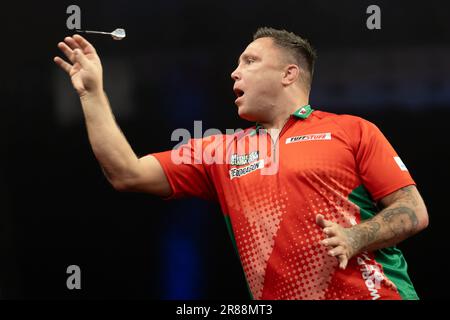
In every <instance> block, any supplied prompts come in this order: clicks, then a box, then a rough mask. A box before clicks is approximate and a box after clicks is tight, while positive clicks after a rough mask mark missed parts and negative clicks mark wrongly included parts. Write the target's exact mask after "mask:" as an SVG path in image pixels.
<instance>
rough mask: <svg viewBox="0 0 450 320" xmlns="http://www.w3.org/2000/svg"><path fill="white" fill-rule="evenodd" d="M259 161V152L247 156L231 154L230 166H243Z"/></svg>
mask: <svg viewBox="0 0 450 320" xmlns="http://www.w3.org/2000/svg"><path fill="white" fill-rule="evenodd" d="M258 159H259V151H253V152H250V153H249V154H242V155H239V154H237V153H235V154H232V155H231V158H230V164H231V165H232V166H243V165H246V164H249V163H252V162H254V161H256V160H258Z"/></svg>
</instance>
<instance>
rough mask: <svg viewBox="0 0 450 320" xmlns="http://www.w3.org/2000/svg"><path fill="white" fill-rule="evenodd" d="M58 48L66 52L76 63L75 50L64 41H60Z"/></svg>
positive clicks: (68, 57)
mask: <svg viewBox="0 0 450 320" xmlns="http://www.w3.org/2000/svg"><path fill="white" fill-rule="evenodd" d="M58 48H59V49H60V50H61V51H62V52H63V53H64V55H65V56H66V57H67V59H69V60H70V62H72V63H74V59H75V55H74V52H73V50H72V49H71V48H70V47H69V46H68V45H67V44H66V43H64V42H60V43H58Z"/></svg>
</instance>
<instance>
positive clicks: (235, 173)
mask: <svg viewBox="0 0 450 320" xmlns="http://www.w3.org/2000/svg"><path fill="white" fill-rule="evenodd" d="M262 168H264V159H262V160H259V161H257V162H254V163H252V164H249V165H248V166H245V167H242V168H231V169H230V171H229V172H230V179H233V178H240V177H242V176H245V175H246V174H249V173H250V172H253V171H256V170H259V169H262Z"/></svg>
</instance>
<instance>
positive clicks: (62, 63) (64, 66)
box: [53, 57, 72, 74]
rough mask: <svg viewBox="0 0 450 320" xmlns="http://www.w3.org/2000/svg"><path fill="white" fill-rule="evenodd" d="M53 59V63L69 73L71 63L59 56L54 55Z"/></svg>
mask: <svg viewBox="0 0 450 320" xmlns="http://www.w3.org/2000/svg"><path fill="white" fill-rule="evenodd" d="M53 61H55V63H56V64H57V65H58V66H59V67H60V68H61V69H63V70H64V71H65V72H67V73H69V74H70V69H71V68H72V65H71V64H70V63H67V62H66V61H64V60H63V59H61V58H60V57H54V58H53Z"/></svg>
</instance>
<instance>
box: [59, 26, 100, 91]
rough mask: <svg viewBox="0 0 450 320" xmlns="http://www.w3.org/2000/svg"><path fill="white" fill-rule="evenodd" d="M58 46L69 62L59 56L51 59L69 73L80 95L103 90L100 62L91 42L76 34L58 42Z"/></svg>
mask: <svg viewBox="0 0 450 320" xmlns="http://www.w3.org/2000/svg"><path fill="white" fill-rule="evenodd" d="M58 48H59V49H60V50H61V51H62V52H63V53H64V55H65V56H66V57H67V59H68V60H69V62H67V61H65V60H63V59H62V58H60V57H55V58H54V59H53V61H54V62H55V63H56V64H57V65H58V66H60V67H61V69H63V70H64V71H66V72H67V74H69V76H70V78H71V80H72V84H73V87H74V88H75V90H76V91H77V92H78V94H79V96H80V97H82V96H84V95H86V94H88V93H100V92H102V91H103V75H102V64H101V61H100V58H99V56H98V55H97V52H96V51H95V48H94V47H93V46H92V44H90V43H89V42H88V41H87V40H86V39H85V38H83V37H82V36H80V35H78V34H76V35H74V36H73V37H66V38H65V39H64V42H59V43H58Z"/></svg>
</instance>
